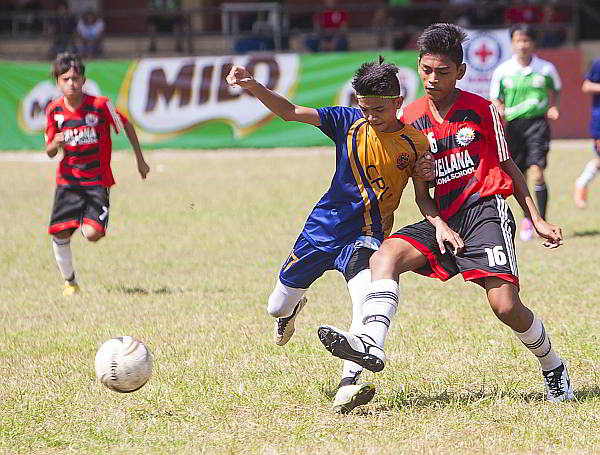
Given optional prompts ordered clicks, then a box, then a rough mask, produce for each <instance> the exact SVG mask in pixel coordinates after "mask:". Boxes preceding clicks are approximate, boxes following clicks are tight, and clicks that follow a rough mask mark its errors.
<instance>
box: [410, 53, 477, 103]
mask: <svg viewBox="0 0 600 455" xmlns="http://www.w3.org/2000/svg"><path fill="white" fill-rule="evenodd" d="M466 69H467V67H466V65H465V64H464V63H461V64H460V65H457V64H456V63H454V62H453V61H452V60H451V59H450V58H449V57H447V56H445V55H437V54H425V55H423V56H422V57H421V58H420V59H419V77H420V78H421V82H423V89H424V90H425V95H426V96H427V97H428V98H429V99H431V100H432V101H433V102H436V101H440V100H444V99H446V97H448V96H449V95H450V94H451V93H452V92H453V91H454V88H455V87H456V81H458V80H460V79H462V78H463V76H464V75H465V71H466Z"/></svg>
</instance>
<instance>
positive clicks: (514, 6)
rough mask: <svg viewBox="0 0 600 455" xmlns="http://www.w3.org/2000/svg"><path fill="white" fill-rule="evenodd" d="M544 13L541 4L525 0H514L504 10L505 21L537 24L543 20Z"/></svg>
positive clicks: (508, 22) (506, 22) (507, 23)
mask: <svg viewBox="0 0 600 455" xmlns="http://www.w3.org/2000/svg"><path fill="white" fill-rule="evenodd" d="M542 18H543V13H542V10H541V9H540V7H539V6H537V5H531V4H529V3H528V2H527V1H525V0H512V2H511V4H510V6H508V7H507V8H506V9H505V10H504V23H505V24H506V25H511V24H536V23H539V22H541V21H542Z"/></svg>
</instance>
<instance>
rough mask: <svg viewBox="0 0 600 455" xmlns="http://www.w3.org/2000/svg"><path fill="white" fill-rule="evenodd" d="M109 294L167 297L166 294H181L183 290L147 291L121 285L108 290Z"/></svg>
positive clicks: (165, 288)
mask: <svg viewBox="0 0 600 455" xmlns="http://www.w3.org/2000/svg"><path fill="white" fill-rule="evenodd" d="M107 291H108V292H117V293H119V294H129V295H150V294H158V295H166V294H174V293H176V292H181V290H180V289H179V290H173V289H170V288H168V287H166V286H163V287H160V288H157V289H145V288H142V287H140V286H124V285H119V286H115V287H109V288H107Z"/></svg>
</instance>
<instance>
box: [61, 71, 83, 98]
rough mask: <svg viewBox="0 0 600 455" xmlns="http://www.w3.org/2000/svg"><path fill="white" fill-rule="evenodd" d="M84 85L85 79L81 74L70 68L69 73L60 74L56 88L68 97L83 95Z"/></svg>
mask: <svg viewBox="0 0 600 455" xmlns="http://www.w3.org/2000/svg"><path fill="white" fill-rule="evenodd" d="M84 83H85V77H84V76H82V75H81V74H79V73H78V72H77V71H76V70H75V68H69V71H67V72H66V73H62V74H60V75H59V76H58V78H57V79H56V86H57V87H58V89H59V90H60V91H61V92H62V93H63V95H65V96H67V97H69V96H78V95H80V94H81V93H83V92H82V89H83V84H84Z"/></svg>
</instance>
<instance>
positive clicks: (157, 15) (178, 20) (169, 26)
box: [148, 0, 184, 52]
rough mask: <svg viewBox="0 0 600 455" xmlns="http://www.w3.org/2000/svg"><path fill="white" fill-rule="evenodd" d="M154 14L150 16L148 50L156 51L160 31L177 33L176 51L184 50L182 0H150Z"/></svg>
mask: <svg viewBox="0 0 600 455" xmlns="http://www.w3.org/2000/svg"><path fill="white" fill-rule="evenodd" d="M149 6H150V9H151V10H152V14H151V15H150V16H149V17H148V32H149V34H150V46H149V48H148V52H156V37H157V35H158V33H175V52H183V44H182V38H183V25H184V19H183V15H182V14H181V1H180V0H149Z"/></svg>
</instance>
